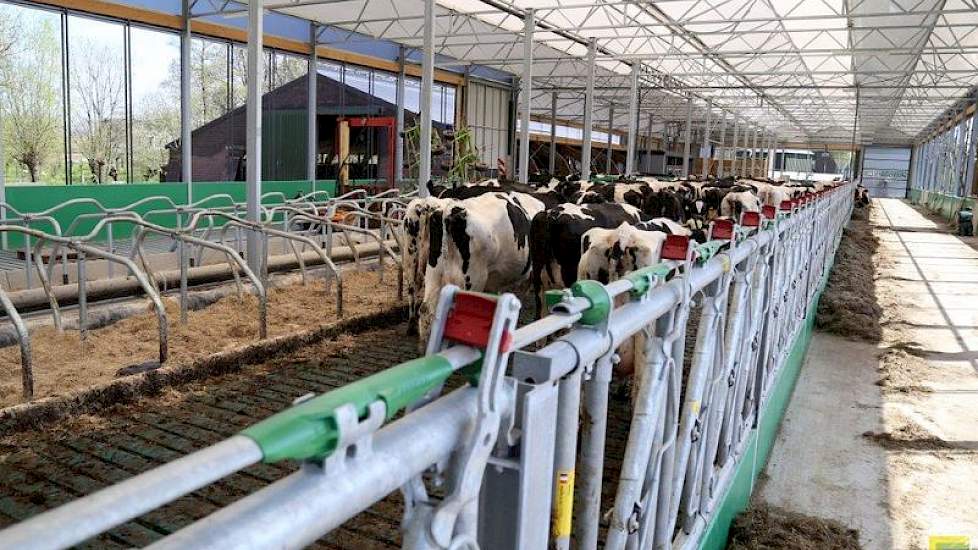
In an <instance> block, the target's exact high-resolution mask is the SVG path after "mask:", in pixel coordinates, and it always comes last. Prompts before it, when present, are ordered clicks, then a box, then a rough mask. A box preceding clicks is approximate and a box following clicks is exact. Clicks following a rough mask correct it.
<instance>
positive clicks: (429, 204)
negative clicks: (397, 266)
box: [402, 197, 454, 334]
mask: <svg viewBox="0 0 978 550" xmlns="http://www.w3.org/2000/svg"><path fill="white" fill-rule="evenodd" d="M452 202H454V201H452V200H449V199H440V198H437V197H426V198H423V199H414V200H412V201H411V202H409V203H408V206H407V209H406V211H405V214H404V239H403V241H404V252H403V257H402V261H403V263H404V271H405V273H406V274H407V296H408V333H409V334H413V333H415V332H417V330H418V317H419V314H420V311H421V300H422V297H423V291H424V277H425V270H426V269H427V265H428V260H429V258H428V256H429V254H428V250H429V247H430V244H431V238H432V237H431V231H430V228H431V221H432V217H433V216H434V217H435V218H436V220H437V223H438V225H439V229H438V230H437V233H438V235H439V242H440V235H441V232H442V230H441V228H440V226H441V224H442V221H441V220H442V219H443V218H442V211H443V210H444V209H445V208H446V207H447V206H448V205H450V204H451V203H452ZM436 214H437V215H436Z"/></svg>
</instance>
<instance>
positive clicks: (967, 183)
mask: <svg viewBox="0 0 978 550" xmlns="http://www.w3.org/2000/svg"><path fill="white" fill-rule="evenodd" d="M975 107H976V111H975V112H978V91H976V92H975ZM976 146H978V117H976V116H975V115H971V136H970V138H969V139H968V161H967V164H966V168H965V176H964V192H963V193H962V196H967V195H970V194H971V192H972V191H973V189H971V187H972V186H973V185H974V181H975V148H976Z"/></svg>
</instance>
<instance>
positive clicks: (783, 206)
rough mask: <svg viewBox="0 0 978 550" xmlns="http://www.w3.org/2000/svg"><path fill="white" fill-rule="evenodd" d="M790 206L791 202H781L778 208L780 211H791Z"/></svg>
mask: <svg viewBox="0 0 978 550" xmlns="http://www.w3.org/2000/svg"><path fill="white" fill-rule="evenodd" d="M792 206H793V205H792V204H791V201H781V207H780V208H781V210H791V208H792Z"/></svg>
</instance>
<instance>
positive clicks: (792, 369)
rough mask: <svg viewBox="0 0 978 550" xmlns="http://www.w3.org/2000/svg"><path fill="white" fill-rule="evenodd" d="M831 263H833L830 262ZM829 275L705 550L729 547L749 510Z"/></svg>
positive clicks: (751, 439) (749, 443)
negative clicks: (733, 532)
mask: <svg viewBox="0 0 978 550" xmlns="http://www.w3.org/2000/svg"><path fill="white" fill-rule="evenodd" d="M829 265H833V264H832V263H830V264H829ZM828 277H829V274H828V273H826V274H825V275H824V276H823V278H822V281H821V282H820V284H819V290H818V292H817V293H816V294H815V299H814V300H812V303H811V304H810V305H809V306H808V314H807V315H806V316H805V324H804V325H803V326H802V329H801V331H800V333H799V334H798V337H797V338H796V339H795V341H794V343H793V344H792V346H791V352H790V353H789V354H788V358H787V360H786V362H785V365H784V367H782V369H781V372H780V373H779V374H778V379H777V380H776V381H775V384H774V387H773V389H772V390H771V394H770V396H769V397H768V400H767V403H766V404H765V405H764V409H763V410H762V411H761V416H760V422H759V424H758V427H757V428H756V429H754V430H752V431H751V434H750V436H749V437H748V440H747V446H746V447H745V450H744V454H743V456H741V459H740V463H739V464H738V465H737V468H736V470H735V471H734V477H733V481H732V482H731V484H730V486H729V488H728V489H727V493H726V494H725V495H724V496H723V499H722V500H721V501H720V503H719V504H718V505H717V506H716V508H715V510H716V513H715V514H714V515H713V519H712V520H711V521H710V524H709V525H708V526H707V528H706V535H705V536H704V537H703V539H702V541H701V543H700V549H701V550H723V549H724V548H726V546H727V536H728V535H729V533H730V526H731V525H732V524H733V520H734V518H735V517H737V514H739V513H740V512H742V511H744V510H745V509H747V505H748V504H749V503H750V496H751V493H752V492H753V491H754V486H755V484H756V482H757V478H758V477H759V476H760V474H761V472H762V471H763V470H764V468H765V466H766V465H767V459H768V457H769V455H770V453H771V449H772V448H773V447H774V442H775V439H776V438H777V435H778V428H779V427H780V426H781V420H782V419H783V418H784V414H785V411H786V410H787V409H788V403H790V402H791V395H792V393H793V392H794V390H795V384H796V383H797V382H798V376H799V375H800V374H801V367H802V364H803V363H804V362H805V354H806V353H807V352H808V344H809V342H811V339H812V331H813V330H814V327H815V313H816V311H817V310H818V301H819V299H820V298H821V296H822V292H824V291H825V284H826V283H827V282H828Z"/></svg>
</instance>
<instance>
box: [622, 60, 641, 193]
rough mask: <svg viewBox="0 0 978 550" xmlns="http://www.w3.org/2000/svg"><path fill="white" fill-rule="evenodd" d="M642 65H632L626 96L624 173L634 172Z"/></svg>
mask: <svg viewBox="0 0 978 550" xmlns="http://www.w3.org/2000/svg"><path fill="white" fill-rule="evenodd" d="M641 70H642V67H641V65H640V64H639V63H635V64H633V65H632V86H631V90H629V98H628V153H627V155H626V156H625V173H626V174H629V175H631V174H633V173H635V149H636V147H637V146H638V144H637V143H636V141H637V140H638V76H639V72H640V71H641Z"/></svg>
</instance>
